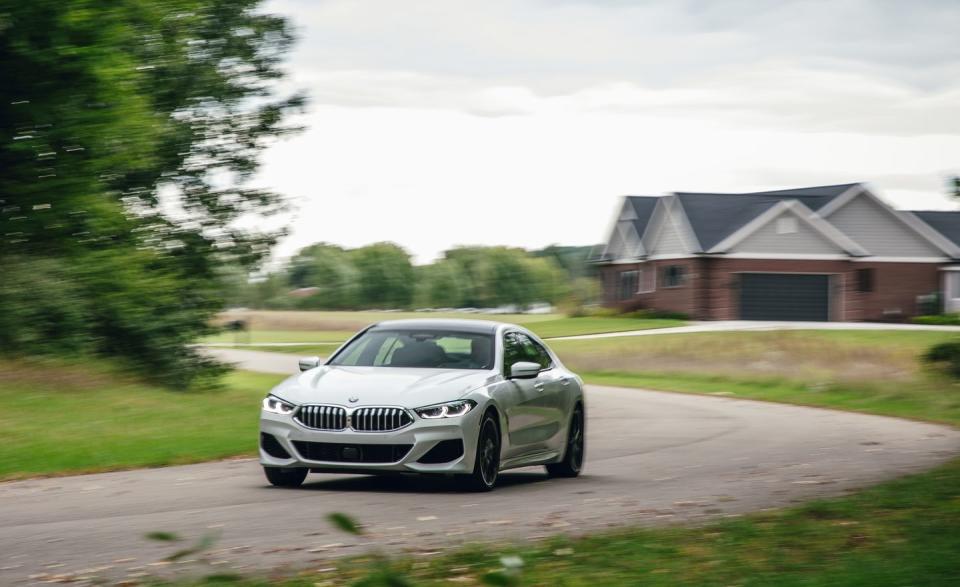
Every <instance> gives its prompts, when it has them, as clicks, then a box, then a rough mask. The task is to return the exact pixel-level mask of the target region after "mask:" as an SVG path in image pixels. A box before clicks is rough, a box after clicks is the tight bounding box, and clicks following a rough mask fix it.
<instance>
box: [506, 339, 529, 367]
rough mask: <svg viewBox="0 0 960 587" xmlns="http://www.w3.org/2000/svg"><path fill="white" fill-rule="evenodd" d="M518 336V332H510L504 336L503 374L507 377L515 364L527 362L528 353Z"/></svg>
mask: <svg viewBox="0 0 960 587" xmlns="http://www.w3.org/2000/svg"><path fill="white" fill-rule="evenodd" d="M518 336H519V334H518V333H516V332H508V333H506V334H504V335H503V372H504V373H505V374H507V375H509V374H510V367H513V364H514V363H519V362H520V361H526V360H527V355H526V352H525V351H524V348H523V345H522V344H521V343H520V339H519V338H518Z"/></svg>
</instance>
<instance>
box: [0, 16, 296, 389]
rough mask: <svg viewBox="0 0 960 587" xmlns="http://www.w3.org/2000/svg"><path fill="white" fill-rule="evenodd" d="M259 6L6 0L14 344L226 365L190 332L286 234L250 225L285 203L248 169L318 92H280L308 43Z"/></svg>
mask: <svg viewBox="0 0 960 587" xmlns="http://www.w3.org/2000/svg"><path fill="white" fill-rule="evenodd" d="M260 3H261V2H260V0H124V1H118V2H98V1H95V0H31V1H30V2H3V4H2V5H0V266H2V267H3V269H4V271H5V272H9V273H11V274H15V275H16V276H17V277H16V281H15V282H9V281H8V282H7V283H6V284H5V287H2V288H0V310H2V311H0V314H2V315H3V318H2V320H3V325H4V326H7V327H8V329H7V328H5V329H4V333H3V334H2V335H0V350H3V351H6V352H21V353H22V352H37V351H44V350H50V349H56V350H62V349H63V347H64V346H65V345H66V346H69V347H70V348H71V349H77V350H87V351H91V352H99V353H108V354H111V355H119V356H122V357H126V358H128V359H129V360H130V361H132V362H133V363H134V364H136V365H139V366H142V367H150V368H151V369H150V370H149V371H148V373H149V374H151V375H154V376H157V377H159V378H162V379H165V380H167V381H169V382H170V383H173V384H177V385H186V384H187V383H189V382H190V381H191V380H192V379H193V378H194V377H196V376H197V375H199V374H202V373H204V372H210V369H211V368H213V367H214V365H212V364H211V363H209V362H207V361H204V360H203V359H202V358H200V357H198V356H196V355H195V354H194V353H193V352H192V351H191V350H190V349H189V348H188V347H187V346H186V343H189V342H191V341H192V340H194V339H195V338H196V336H198V335H200V334H202V333H203V332H205V330H206V329H207V326H206V323H207V320H208V318H209V317H210V315H211V314H212V313H213V312H215V311H216V310H217V309H219V308H220V307H221V305H222V299H221V294H222V291H223V290H222V288H221V287H218V286H217V285H216V282H217V280H218V279H219V278H220V277H221V276H222V272H221V270H220V269H221V268H222V267H223V266H224V265H225V264H234V265H239V266H244V267H247V266H250V265H251V264H252V263H254V262H256V261H257V260H258V259H259V258H260V257H261V256H262V255H263V254H264V253H265V252H267V251H268V250H269V246H270V245H271V244H272V242H273V241H274V240H275V238H276V237H277V236H278V235H277V234H269V233H262V232H256V231H249V230H244V229H241V228H239V227H238V224H237V222H236V221H237V220H238V219H240V218H241V217H242V216H244V215H248V214H269V213H273V212H276V211H279V210H280V209H282V204H283V202H282V199H281V198H280V197H279V196H278V195H276V194H274V193H271V192H268V191H264V190H261V189H257V188H254V187H251V186H250V179H251V176H252V174H253V173H254V172H255V171H256V169H257V155H258V153H259V152H260V151H261V150H262V148H263V147H264V146H265V145H267V144H268V143H269V141H271V140H273V139H275V138H276V137H279V136H282V135H284V134H286V133H289V132H291V131H293V130H295V129H294V128H291V127H289V126H286V125H285V123H284V120H285V115H286V114H287V113H288V112H289V111H290V110H291V109H296V108H298V107H300V106H301V105H302V102H303V100H302V98H301V97H299V96H292V97H285V98H277V97H276V96H275V95H274V87H275V84H276V82H277V80H279V79H280V78H281V77H282V70H281V68H280V65H281V59H282V58H283V56H284V54H285V53H286V52H287V50H288V48H289V46H290V44H291V42H292V40H293V39H292V37H291V34H290V31H289V26H288V24H287V23H286V22H285V21H284V20H283V19H281V18H278V17H275V16H271V15H266V14H262V13H260V12H258V8H259V5H260ZM30 293H32V294H33V295H32V296H31V295H29V294H30ZM40 298H44V299H42V300H41V299H40ZM48 301H49V302H50V303H47V302H48ZM53 301H55V302H56V303H53Z"/></svg>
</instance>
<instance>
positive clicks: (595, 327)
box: [200, 312, 686, 353]
mask: <svg viewBox="0 0 960 587" xmlns="http://www.w3.org/2000/svg"><path fill="white" fill-rule="evenodd" d="M300 314H307V312H301V313H300ZM369 314H370V313H365V314H364V315H366V316H369ZM414 315H415V316H416V317H417V318H423V319H426V318H437V317H439V316H438V314H433V313H422V314H421V313H417V314H414ZM479 316H480V315H477V314H461V315H457V317H459V318H468V319H474V318H478V317H479ZM516 317H517V316H513V315H505V316H499V317H498V316H485V317H484V319H487V320H498V319H499V320H502V321H504V322H510V323H517V321H516V320H513V319H514V318H516ZM538 318H542V317H540V316H538ZM393 319H397V314H395V313H387V312H384V313H382V314H381V315H380V318H379V320H372V321H371V322H370V323H373V322H378V321H381V320H393ZM318 323H319V322H318V321H317V320H311V319H310V318H309V317H304V325H309V324H318ZM684 324H686V323H685V322H684V321H682V320H673V319H660V318H655V319H643V318H617V317H610V318H590V317H583V318H555V317H551V319H548V320H534V321H529V320H528V321H524V326H525V327H527V328H529V329H530V330H532V331H533V332H534V333H536V334H537V336H540V337H541V338H553V337H558V336H577V335H582V334H603V333H607V332H626V331H631V330H649V329H652V328H671V327H674V326H683V325H684ZM364 326H366V324H361V325H358V326H357V328H356V329H354V330H305V329H289V330H265V329H259V328H258V327H257V325H256V322H252V323H251V327H250V328H251V329H250V330H249V331H247V332H220V333H218V334H215V335H212V336H208V337H205V338H204V339H202V340H201V341H200V342H201V343H217V344H237V345H242V346H243V347H244V348H247V347H248V346H250V345H254V346H256V345H257V344H258V343H259V344H262V343H306V344H305V346H307V347H311V346H318V345H311V344H310V343H323V344H324V345H327V344H329V345H331V346H332V345H335V344H337V343H342V342H343V341H345V340H347V339H348V338H350V337H351V336H353V335H354V334H355V333H356V332H357V330H360V329H361V328H363V327H364ZM263 348H264V349H265V350H266V349H270V348H273V349H274V350H276V351H277V352H285V353H291V352H301V349H300V348H299V347H297V348H292V347H269V346H267V347H263ZM332 350H333V348H330V349H327V352H330V351H332Z"/></svg>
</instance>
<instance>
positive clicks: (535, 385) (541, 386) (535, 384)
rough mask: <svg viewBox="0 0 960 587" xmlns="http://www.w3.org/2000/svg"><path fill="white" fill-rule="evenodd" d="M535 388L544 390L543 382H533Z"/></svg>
mask: <svg viewBox="0 0 960 587" xmlns="http://www.w3.org/2000/svg"><path fill="white" fill-rule="evenodd" d="M533 388H534V389H536V390H537V391H543V384H542V383H534V384H533Z"/></svg>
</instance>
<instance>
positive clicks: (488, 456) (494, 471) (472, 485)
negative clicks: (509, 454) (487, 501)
mask: <svg viewBox="0 0 960 587" xmlns="http://www.w3.org/2000/svg"><path fill="white" fill-rule="evenodd" d="M473 461H474V462H473V473H471V474H469V475H464V476H463V477H462V478H461V479H460V481H461V485H462V486H463V487H464V489H467V490H470V491H491V490H493V488H494V486H495V485H496V484H497V479H498V478H499V476H500V425H499V424H498V422H497V417H496V416H495V415H494V413H493V412H487V413H486V414H484V415H483V420H481V421H480V431H479V432H478V433H477V454H476V457H475V458H474V459H473Z"/></svg>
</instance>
